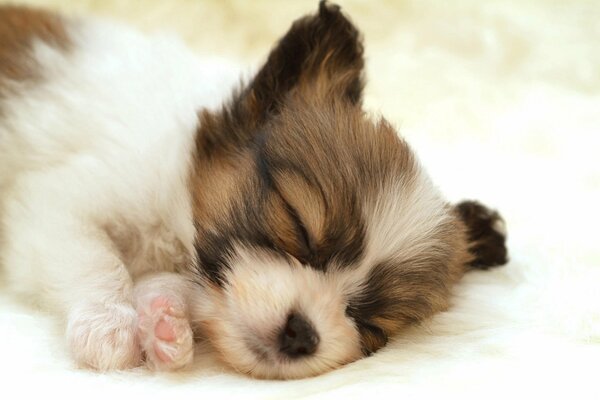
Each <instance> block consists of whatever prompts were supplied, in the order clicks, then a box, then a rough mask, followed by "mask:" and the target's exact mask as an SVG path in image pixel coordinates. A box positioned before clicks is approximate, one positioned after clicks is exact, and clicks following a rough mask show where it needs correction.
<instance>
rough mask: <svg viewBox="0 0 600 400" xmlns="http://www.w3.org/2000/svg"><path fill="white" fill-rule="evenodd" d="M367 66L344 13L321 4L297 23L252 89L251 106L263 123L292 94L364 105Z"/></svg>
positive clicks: (269, 59)
mask: <svg viewBox="0 0 600 400" xmlns="http://www.w3.org/2000/svg"><path fill="white" fill-rule="evenodd" d="M363 66H364V61H363V46H362V43H361V39H360V36H359V33H358V31H357V30H356V28H355V27H354V25H352V23H351V22H350V21H349V20H348V19H347V18H346V17H345V16H344V15H343V14H342V12H341V11H340V7H339V6H337V5H334V4H330V3H328V2H326V1H321V2H320V4H319V11H318V13H317V14H316V15H309V16H306V17H304V18H301V19H299V20H297V21H295V22H294V24H293V25H292V27H291V28H290V30H289V31H288V32H287V33H286V35H285V36H284V37H283V38H282V39H281V40H280V41H279V42H278V44H277V45H276V46H275V48H274V49H273V50H272V51H271V53H270V54H269V58H268V59H267V62H266V63H265V65H264V66H263V67H262V69H261V70H260V71H259V72H258V74H257V75H256V77H255V78H254V80H253V81H252V82H251V84H250V86H249V90H248V93H247V96H248V99H247V100H248V101H249V102H251V103H253V104H252V106H253V108H254V109H255V111H256V112H257V113H258V115H257V118H258V119H259V120H260V119H265V118H266V117H267V116H268V115H269V114H270V113H276V112H277V110H278V107H279V106H280V105H281V103H282V102H283V101H284V100H285V98H286V97H287V96H289V95H290V93H291V92H304V94H305V95H307V96H317V97H326V96H334V97H337V98H342V99H345V100H347V101H349V102H350V103H352V104H357V103H359V102H360V101H361V97H362V89H363V80H362V71H363Z"/></svg>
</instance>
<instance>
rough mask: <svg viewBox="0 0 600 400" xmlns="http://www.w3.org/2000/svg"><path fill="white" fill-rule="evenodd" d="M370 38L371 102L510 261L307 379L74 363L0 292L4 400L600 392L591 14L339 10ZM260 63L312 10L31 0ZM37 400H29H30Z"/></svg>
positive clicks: (599, 14)
mask: <svg viewBox="0 0 600 400" xmlns="http://www.w3.org/2000/svg"><path fill="white" fill-rule="evenodd" d="M339 3H341V5H342V7H343V9H344V10H345V11H346V12H347V13H348V14H349V15H350V16H351V17H352V19H353V21H354V22H355V23H356V24H357V26H358V27H359V29H360V30H361V31H362V32H363V33H364V40H365V46H366V55H367V77H368V84H367V89H366V98H365V103H366V107H367V109H368V110H369V111H371V112H373V113H375V114H381V115H383V116H385V117H386V118H387V119H388V120H389V121H390V122H392V123H393V124H394V125H395V126H397V127H398V128H399V130H400V132H401V133H402V135H403V136H404V137H405V138H406V139H407V140H408V141H409V143H411V145H412V147H413V148H414V149H415V151H416V152H417V154H418V155H419V156H420V158H421V161H422V163H423V164H424V165H425V167H426V168H427V169H428V171H429V172H430V174H431V176H432V178H433V179H434V181H435V182H436V184H437V185H439V186H440V187H441V189H442V190H443V192H444V193H445V194H446V195H447V196H448V198H449V199H451V200H453V201H457V200H460V199H462V198H475V199H479V200H481V201H483V202H484V203H486V204H489V205H491V206H493V207H495V208H497V209H498V210H499V211H500V212H501V213H502V214H503V215H504V217H505V219H506V222H507V226H508V233H509V240H508V246H509V251H510V256H511V261H510V263H509V264H508V265H506V266H505V267H501V268H498V269H495V270H492V271H482V272H472V273H470V274H468V275H467V276H466V277H465V279H464V280H463V282H462V283H461V284H460V285H459V286H458V287H457V288H456V295H455V297H454V301H453V305H452V308H451V309H450V310H449V311H447V312H445V313H442V314H439V315H437V316H436V317H435V318H433V319H432V320H430V321H428V322H427V323H426V324H424V325H423V326H421V327H418V328H414V329H412V330H410V331H408V332H406V333H405V335H403V336H402V337H399V338H397V339H395V340H393V341H392V342H391V343H390V344H389V345H388V346H387V347H386V348H385V349H383V350H382V351H380V352H378V353H377V354H376V355H374V356H372V357H369V358H367V359H364V360H361V361H359V362H356V363H354V364H351V365H348V366H346V367H344V368H342V369H339V370H337V371H334V372H332V373H329V374H326V375H323V376H320V377H316V378H311V379H305V380H300V381H289V382H278V381H275V382H271V381H259V380H254V379H251V378H248V377H245V376H240V375H236V374H235V373H233V372H231V371H229V370H228V369H226V368H225V367H224V366H222V365H220V364H219V363H218V362H217V361H216V360H214V357H213V356H212V355H211V354H210V351H209V350H208V349H207V348H206V347H204V346H202V345H201V346H199V348H198V351H197V354H196V360H197V361H196V364H195V367H194V369H193V370H191V371H189V372H185V373H173V374H158V373H157V374H152V373H149V372H148V371H147V370H146V369H144V368H139V369H138V370H135V371H126V372H120V373H111V374H104V375H101V374H97V373H95V372H92V371H85V370H80V369H76V368H75V367H74V366H73V365H72V362H71V360H70V359H69V357H68V354H67V352H66V348H65V345H64V342H63V337H62V334H61V328H60V326H59V325H58V324H57V322H56V320H54V319H53V318H52V317H50V316H48V315H46V314H44V313H42V312H40V311H37V310H34V309H31V308H28V307H26V306H24V305H22V304H21V303H19V302H18V301H16V300H15V299H13V298H11V297H10V296H8V295H6V294H5V293H4V290H2V291H1V292H0V354H1V355H2V359H3V362H2V363H0V381H1V382H2V392H3V393H4V394H3V395H1V396H2V398H15V397H16V396H18V397H23V398H25V397H27V398H29V396H30V395H31V396H36V397H38V398H39V397H44V396H49V395H52V396H61V397H63V398H65V397H66V398H86V399H89V398H103V399H106V398H125V397H131V396H135V398H142V396H144V398H147V399H154V398H169V399H172V398H207V397H210V398H215V397H216V398H283V397H285V398H302V397H305V396H313V397H317V398H319V397H336V398H337V397H340V398H365V397H376V398H388V397H389V398H401V397H402V398H406V396H409V397H408V398H427V397H430V396H433V395H436V396H439V397H442V396H443V397H451V398H452V397H458V396H460V397H462V398H464V397H467V398H470V397H473V398H475V397H482V396H485V397H486V398H506V397H507V396H511V397H516V398H520V397H524V396H526V395H529V396H535V397H536V398H540V397H542V396H545V397H547V396H552V397H554V396H559V397H568V398H598V396H600V388H599V387H598V383H597V381H598V370H599V367H600V246H599V245H598V232H597V227H598V226H599V223H600V217H599V213H598V204H600V162H599V161H598V160H597V158H596V154H597V153H598V151H599V150H600V24H599V23H598V21H600V3H598V2H593V1H589V2H583V1H571V2H541V1H539V2H533V1H514V2H509V1H505V2H494V1H486V2H481V1H465V2H458V1H448V2H438V1H435V2H429V1H413V2H411V1H392V0H388V1H378V2H374V1H366V0H365V1H340V2H339ZM32 4H37V5H44V6H47V7H50V8H53V9H57V10H60V11H62V12H66V13H68V14H79V15H88V14H94V15H100V16H106V17H111V18H117V19H120V20H124V21H127V22H130V23H131V24H133V25H134V26H138V27H140V28H141V29H143V30H147V31H152V30H157V29H167V30H171V31H172V32H173V34H175V35H178V36H181V37H182V39H183V40H184V41H186V42H187V43H188V44H189V45H190V46H191V47H192V48H193V49H194V50H196V51H197V52H198V53H203V54H216V55H221V56H225V57H228V58H232V59H234V60H237V61H239V62H242V63H246V64H248V65H257V64H258V63H259V62H260V61H261V60H262V59H263V58H264V57H265V56H266V54H267V52H268V50H269V48H270V46H271V45H272V44H273V43H274V41H275V40H276V39H277V38H278V37H279V36H281V35H282V34H283V33H284V32H285V30H286V29H287V28H288V26H289V25H290V23H291V22H292V20H293V19H295V18H297V17H299V16H301V15H303V14H304V13H306V12H313V11H314V10H316V6H317V1H294V2H275V1H273V2H266V1H261V2H249V1H248V2H247V1H242V0H239V1H232V2H227V3H226V2H221V1H211V2H200V1H190V0H175V1H169V2H161V1H158V0H156V1H154V0H152V1H144V2H141V1H140V2H134V1H132V2H126V1H117V0H106V1H105V0H96V1H92V0H87V1H79V2H73V3H72V2H71V1H68V0H45V1H44V0H40V1H34V2H32ZM32 398H33V397H32Z"/></svg>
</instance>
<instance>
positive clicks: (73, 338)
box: [66, 303, 141, 371]
mask: <svg viewBox="0 0 600 400" xmlns="http://www.w3.org/2000/svg"><path fill="white" fill-rule="evenodd" d="M136 326H137V314H136V312H135V310H134V309H133V307H132V306H131V305H129V304H125V303H119V304H108V305H107V304H86V305H82V306H80V307H76V308H74V309H73V311H72V312H71V313H70V314H69V318H68V323H67V334H66V336H67V343H68V346H69V349H70V351H71V353H72V355H73V357H74V358H75V360H76V361H77V363H78V364H79V365H81V366H83V367H88V368H93V369H97V370H100V371H108V370H115V369H126V368H132V367H135V366H137V365H139V363H140V361H141V354H140V349H139V344H138V341H137V336H136Z"/></svg>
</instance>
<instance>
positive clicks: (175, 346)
mask: <svg viewBox="0 0 600 400" xmlns="http://www.w3.org/2000/svg"><path fill="white" fill-rule="evenodd" d="M138 313H139V324H140V325H139V329H138V336H139V337H140V342H141V344H142V348H143V350H144V352H145V354H146V362H147V364H148V366H149V367H150V368H152V369H156V370H174V369H178V368H182V367H185V366H186V365H188V364H189V363H190V362H191V360H192V356H193V335H192V330H191V328H190V324H189V321H188V319H187V317H186V313H185V307H184V306H183V305H182V304H180V303H178V302H177V301H176V300H175V299H172V298H170V297H168V296H164V295H158V296H156V297H154V298H153V299H152V300H151V301H150V302H147V303H146V304H142V305H141V306H140V307H138Z"/></svg>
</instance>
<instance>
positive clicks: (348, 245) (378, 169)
mask: <svg viewBox="0 0 600 400" xmlns="http://www.w3.org/2000/svg"><path fill="white" fill-rule="evenodd" d="M362 70H363V58H362V45H361V42H360V40H359V35H358V32H357V31H356V29H355V28H354V27H353V25H352V24H351V23H350V22H349V21H348V20H347V19H346V18H345V17H344V16H343V15H342V14H341V12H340V11H339V8H338V7H336V6H331V5H328V4H325V3H324V2H322V3H321V5H320V8H319V11H318V13H317V14H316V15H312V16H308V17H305V18H303V19H300V20H298V21H296V22H295V23H294V24H293V26H292V27H291V29H290V30H289V32H288V33H287V34H286V35H285V36H284V37H283V38H282V39H281V41H280V42H279V43H278V44H277V46H276V47H275V48H274V50H273V51H272V52H271V54H270V55H269V58H268V60H267V62H266V64H265V65H264V66H263V68H262V69H261V70H260V71H259V72H258V74H257V75H256V76H255V78H254V79H253V80H252V81H251V82H250V83H249V84H248V85H247V86H246V87H243V88H242V89H241V90H240V91H239V92H238V93H237V94H235V96H234V98H233V100H232V102H231V103H230V104H228V105H227V106H225V107H224V108H223V109H222V110H221V111H220V112H216V113H211V112H208V111H205V112H202V113H201V115H200V128H199V132H198V138H197V147H198V148H197V159H196V168H195V174H194V178H193V192H194V200H195V205H194V210H195V221H196V228H197V232H198V233H197V243H196V251H197V274H196V280H197V282H198V283H199V284H200V285H201V286H202V288H201V290H199V291H198V298H197V299H196V301H195V304H194V306H193V307H195V308H196V310H195V313H194V314H195V315H201V316H202V320H201V321H200V322H201V323H202V325H203V327H204V333H205V334H206V335H207V337H208V338H209V340H210V341H211V342H212V343H213V345H214V346H215V347H216V348H217V350H218V351H219V354H220V355H221V357H222V358H223V359H224V360H225V361H226V362H227V363H229V364H231V365H232V366H233V367H235V368H236V369H238V370H240V371H243V372H247V373H250V374H252V375H254V376H258V377H269V378H298V377H304V376H310V375H315V374H318V373H321V372H324V371H327V370H329V369H332V368H335V367H336V366H339V365H342V364H345V363H348V362H350V361H353V360H356V359H358V358H360V357H362V356H363V355H367V354H370V353H372V352H374V351H376V350H377V349H379V348H380V347H382V346H383V345H384V344H385V343H386V341H387V340H388V337H390V336H391V335H394V334H395V333H396V332H397V331H398V330H400V329H401V328H402V327H403V326H406V325H407V324H410V323H412V322H416V321H420V320H421V319H423V318H425V317H427V316H429V315H430V314H432V313H433V312H435V311H437V310H440V309H443V308H444V307H445V305H446V299H447V295H448V290H449V285H450V284H451V283H452V282H453V281H454V280H456V279H457V278H458V277H459V276H460V274H461V273H462V270H463V267H464V265H465V264H467V263H469V262H471V261H472V259H473V257H474V256H473V254H471V253H470V252H469V250H468V239H469V237H468V229H467V227H466V226H465V224H464V223H463V221H462V219H461V215H460V213H458V212H457V211H456V209H455V208H453V207H450V206H449V205H447V204H446V203H445V202H444V200H443V199H442V198H441V197H440V195H439V194H438V192H437V191H436V190H435V188H434V187H433V186H432V184H431V183H430V181H429V179H428V177H427V176H426V174H425V173H424V172H423V170H422V169H421V168H420V166H419V164H418V162H417V160H416V159H415V157H414V156H413V154H412V153H411V151H410V149H409V148H408V146H407V145H406V143H405V142H404V141H402V140H401V139H400V138H399V137H398V136H397V135H396V132H395V131H394V130H393V128H392V127H391V126H390V125H389V124H388V123H386V122H385V121H384V120H377V121H373V120H371V119H370V118H368V117H367V116H366V115H365V113H364V112H363V111H362V109H361V94H362V87H363V82H362Z"/></svg>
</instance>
